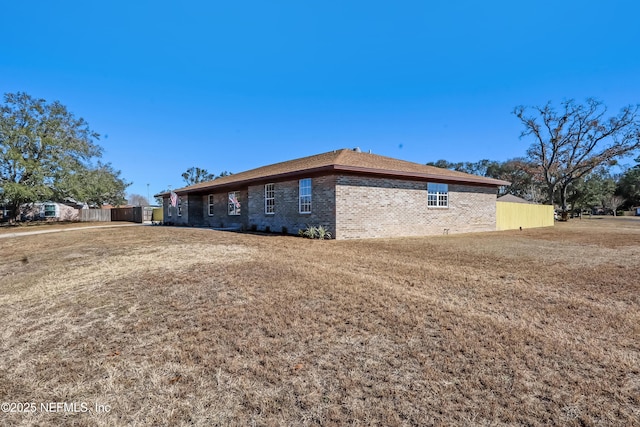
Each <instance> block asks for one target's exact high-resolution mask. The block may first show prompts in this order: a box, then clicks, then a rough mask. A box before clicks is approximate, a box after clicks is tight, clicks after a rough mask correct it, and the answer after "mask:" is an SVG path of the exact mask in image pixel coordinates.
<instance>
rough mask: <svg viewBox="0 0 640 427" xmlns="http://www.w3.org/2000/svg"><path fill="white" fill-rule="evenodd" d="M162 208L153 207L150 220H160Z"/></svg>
mask: <svg viewBox="0 0 640 427" xmlns="http://www.w3.org/2000/svg"><path fill="white" fill-rule="evenodd" d="M162 215H163V214H162V208H153V216H152V217H151V221H157V222H162Z"/></svg>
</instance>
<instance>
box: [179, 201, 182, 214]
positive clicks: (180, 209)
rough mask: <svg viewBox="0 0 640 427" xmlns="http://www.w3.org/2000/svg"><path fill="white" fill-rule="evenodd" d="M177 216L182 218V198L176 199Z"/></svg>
mask: <svg viewBox="0 0 640 427" xmlns="http://www.w3.org/2000/svg"><path fill="white" fill-rule="evenodd" d="M178 216H182V197H178Z"/></svg>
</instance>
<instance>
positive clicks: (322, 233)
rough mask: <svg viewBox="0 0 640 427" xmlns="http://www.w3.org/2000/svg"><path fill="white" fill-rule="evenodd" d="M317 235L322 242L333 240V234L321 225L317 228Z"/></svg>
mask: <svg viewBox="0 0 640 427" xmlns="http://www.w3.org/2000/svg"><path fill="white" fill-rule="evenodd" d="M316 235H317V236H318V239H320V240H324V239H330V238H331V232H330V231H329V230H327V229H326V228H324V227H323V226H321V225H320V226H318V227H316Z"/></svg>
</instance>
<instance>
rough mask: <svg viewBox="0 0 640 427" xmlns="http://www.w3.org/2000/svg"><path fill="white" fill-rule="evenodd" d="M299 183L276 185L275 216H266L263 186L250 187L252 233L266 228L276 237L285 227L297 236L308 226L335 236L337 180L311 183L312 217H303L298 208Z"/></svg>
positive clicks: (314, 179) (327, 179) (313, 181)
mask: <svg viewBox="0 0 640 427" xmlns="http://www.w3.org/2000/svg"><path fill="white" fill-rule="evenodd" d="M298 185H299V180H297V179H296V180H291V181H281V182H275V183H274V192H275V199H274V205H275V206H274V213H273V214H266V213H265V206H264V199H265V198H264V187H265V186H264V184H262V185H252V186H250V187H249V229H251V228H252V226H255V227H256V229H257V230H258V231H265V230H267V228H268V229H269V230H270V231H272V232H276V233H280V232H282V229H283V227H286V229H287V232H288V233H289V234H297V233H298V230H299V229H304V228H306V227H307V226H308V225H313V226H318V225H322V226H324V227H326V228H328V229H329V231H331V233H334V232H335V177H334V176H321V177H315V178H312V179H311V213H308V214H301V213H300V212H299V204H298V195H299V193H298Z"/></svg>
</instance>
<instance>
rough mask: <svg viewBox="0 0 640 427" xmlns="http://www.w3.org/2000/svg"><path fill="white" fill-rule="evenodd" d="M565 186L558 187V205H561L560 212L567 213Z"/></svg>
mask: <svg viewBox="0 0 640 427" xmlns="http://www.w3.org/2000/svg"><path fill="white" fill-rule="evenodd" d="M567 189H568V186H567V185H563V186H562V187H560V204H561V205H562V212H566V211H567Z"/></svg>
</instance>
